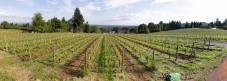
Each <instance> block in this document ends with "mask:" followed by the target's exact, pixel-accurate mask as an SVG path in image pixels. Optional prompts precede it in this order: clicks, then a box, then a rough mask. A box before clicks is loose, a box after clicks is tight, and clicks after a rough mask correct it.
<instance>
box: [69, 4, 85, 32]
mask: <svg viewBox="0 0 227 81" xmlns="http://www.w3.org/2000/svg"><path fill="white" fill-rule="evenodd" d="M71 20H72V21H71V23H72V28H73V33H81V32H83V30H84V17H83V15H82V14H81V12H80V9H79V8H76V10H75V12H74V15H73V17H72V19H71Z"/></svg>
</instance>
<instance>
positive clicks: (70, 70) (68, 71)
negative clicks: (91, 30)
mask: <svg viewBox="0 0 227 81" xmlns="http://www.w3.org/2000/svg"><path fill="white" fill-rule="evenodd" d="M96 40H98V38H96V39H95V40H93V41H92V42H91V43H90V44H89V45H88V46H87V47H86V49H84V51H83V52H82V53H80V54H78V55H77V56H75V57H74V58H73V59H72V61H71V62H70V64H69V65H68V66H66V68H65V69H64V71H63V72H62V74H61V75H62V77H66V76H68V75H71V76H76V74H77V73H79V71H80V70H81V69H82V68H81V67H82V66H84V63H85V53H87V52H88V51H89V50H90V48H91V47H92V45H94V43H95V41H96Z"/></svg>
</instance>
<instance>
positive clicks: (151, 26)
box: [148, 22, 156, 32]
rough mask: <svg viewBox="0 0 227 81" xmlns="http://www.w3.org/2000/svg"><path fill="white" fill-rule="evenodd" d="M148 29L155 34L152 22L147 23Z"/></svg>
mask: <svg viewBox="0 0 227 81" xmlns="http://www.w3.org/2000/svg"><path fill="white" fill-rule="evenodd" d="M148 28H149V30H150V32H155V31H156V30H155V24H154V23H153V22H150V23H148Z"/></svg>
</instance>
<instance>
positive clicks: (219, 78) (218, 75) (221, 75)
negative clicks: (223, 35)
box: [206, 58, 227, 81]
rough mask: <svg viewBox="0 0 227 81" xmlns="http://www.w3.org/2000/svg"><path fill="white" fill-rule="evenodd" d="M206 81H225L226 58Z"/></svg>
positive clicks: (226, 75) (226, 72)
mask: <svg viewBox="0 0 227 81" xmlns="http://www.w3.org/2000/svg"><path fill="white" fill-rule="evenodd" d="M206 81H227V58H225V59H224V60H222V62H220V64H219V65H218V67H217V68H216V69H215V70H213V71H212V73H211V74H210V75H209V76H208V77H207V78H206Z"/></svg>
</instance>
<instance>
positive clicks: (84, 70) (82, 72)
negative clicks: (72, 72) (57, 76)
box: [77, 69, 89, 78]
mask: <svg viewBox="0 0 227 81" xmlns="http://www.w3.org/2000/svg"><path fill="white" fill-rule="evenodd" d="M88 74H89V70H88V69H82V70H81V71H80V72H79V73H78V75H77V77H81V78H84V77H85V76H87V75H88Z"/></svg>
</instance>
